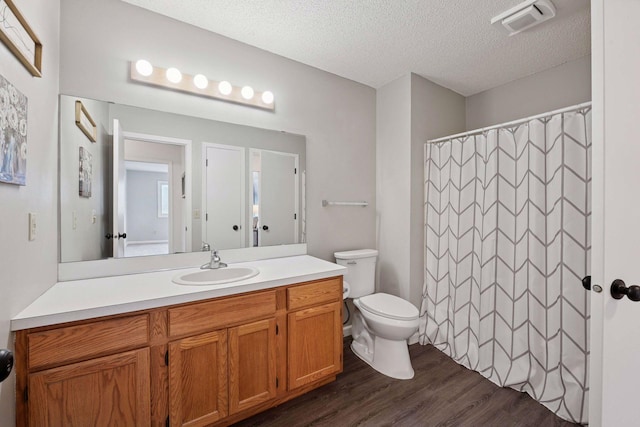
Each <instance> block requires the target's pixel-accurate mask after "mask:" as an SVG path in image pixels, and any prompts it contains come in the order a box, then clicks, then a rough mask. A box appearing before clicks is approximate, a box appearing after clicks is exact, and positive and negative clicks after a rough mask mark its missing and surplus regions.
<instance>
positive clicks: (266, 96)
mask: <svg viewBox="0 0 640 427" xmlns="http://www.w3.org/2000/svg"><path fill="white" fill-rule="evenodd" d="M273 98H274V97H273V92H270V91H268V90H266V91H264V92H262V102H264V103H265V104H267V105H270V104H273Z"/></svg>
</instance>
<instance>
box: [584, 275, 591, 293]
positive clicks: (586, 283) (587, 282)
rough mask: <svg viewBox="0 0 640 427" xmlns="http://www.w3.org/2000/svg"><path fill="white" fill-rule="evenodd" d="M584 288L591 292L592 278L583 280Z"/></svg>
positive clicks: (586, 277)
mask: <svg viewBox="0 0 640 427" xmlns="http://www.w3.org/2000/svg"><path fill="white" fill-rule="evenodd" d="M582 287H583V288H585V289H586V290H588V291H590V290H591V276H584V277H583V278H582Z"/></svg>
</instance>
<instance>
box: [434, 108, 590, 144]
mask: <svg viewBox="0 0 640 427" xmlns="http://www.w3.org/2000/svg"><path fill="white" fill-rule="evenodd" d="M590 106H591V101H589V102H584V103H582V104H577V105H573V106H571V107H565V108H560V109H558V110H553V111H549V112H547V113H542V114H536V115H535V116H530V117H525V118H522V119H518V120H513V121H511V122H506V123H500V124H497V125H493V126H488V127H484V128H479V129H474V130H470V131H467V132H461V133H456V134H455V135H449V136H443V137H442V138H437V139H430V140H428V141H427V142H426V143H427V144H435V143H437V142H443V141H448V140H450V139H456V138H463V137H465V136H471V135H476V134H479V133H482V132H486V131H489V130H492V129H499V128H504V127H509V126H515V125H518V124H521V123H526V122H528V121H531V120H535V119H541V118H543V117H548V116H553V115H556V114H560V113H568V112H569V111H575V110H579V109H581V108H586V107H590Z"/></svg>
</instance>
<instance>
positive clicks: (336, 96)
mask: <svg viewBox="0 0 640 427" xmlns="http://www.w3.org/2000/svg"><path fill="white" fill-rule="evenodd" d="M61 44H62V45H63V46H64V47H65V48H64V51H63V53H62V57H61V67H60V71H61V80H60V90H61V93H65V94H72V95H81V96H86V97H90V98H94V99H101V100H107V101H114V102H117V103H122V104H129V105H135V106H141V107H146V108H153V109H159V110H163V111H169V112H175V113H180V114H186V115H190V116H196V117H204V118H211V119H215V120H221V121H227V122H231V123H239V124H246V125H250V126H257V127H262V128H268V129H274V130H285V131H288V132H292V133H297V134H302V135H306V137H307V237H308V250H309V253H310V254H311V255H315V256H318V257H320V258H324V259H328V260H332V259H333V252H334V251H336V250H341V249H346V248H353V247H373V246H374V244H375V208H374V206H375V149H374V144H375V137H376V136H375V96H376V95H375V91H374V90H373V89H372V88H370V87H368V86H364V85H361V84H358V83H355V82H353V81H350V80H346V79H343V78H340V77H337V76H335V75H332V74H329V73H327V72H324V71H321V70H318V69H315V68H312V67H309V66H306V65H302V64H300V63H297V62H294V61H291V60H288V59H285V58H282V57H280V56H277V55H274V54H271V53H268V52H266V51H263V50H260V49H257V48H254V47H251V46H248V45H245V44H242V43H239V42H237V41H234V40H230V39H227V38H225V37H222V36H219V35H216V34H212V33H210V32H207V31H204V30H202V29H199V28H196V27H193V26H190V25H186V24H184V23H181V22H177V21H174V20H172V19H169V18H167V17H165V16H161V15H158V14H154V13H152V12H149V11H146V10H143V9H140V8H137V7H135V6H131V5H129V4H126V3H123V2H120V1H117V0H63V1H62V16H61ZM138 58H146V59H148V60H149V61H151V63H153V64H157V65H159V66H165V67H167V66H177V67H180V68H181V69H182V70H183V71H184V72H186V73H190V74H195V73H198V72H200V73H203V74H205V75H207V76H209V77H211V78H213V79H228V80H230V81H231V82H232V83H234V84H237V85H243V84H248V85H252V86H253V87H255V88H256V89H257V90H264V89H270V90H272V91H273V92H274V93H275V95H276V108H275V112H269V111H263V110H260V109H254V108H247V107H243V106H240V105H235V104H231V103H225V102H220V101H215V100H212V99H207V98H202V97H197V96H192V95H188V94H183V93H178V92H173V91H168V90H162V89H158V88H154V87H150V86H147V85H142V84H135V83H132V82H130V81H129V79H128V70H129V61H131V60H136V59H138ZM322 199H329V200H366V201H368V202H369V203H371V207H369V208H364V209H354V208H322V207H321V200H322Z"/></svg>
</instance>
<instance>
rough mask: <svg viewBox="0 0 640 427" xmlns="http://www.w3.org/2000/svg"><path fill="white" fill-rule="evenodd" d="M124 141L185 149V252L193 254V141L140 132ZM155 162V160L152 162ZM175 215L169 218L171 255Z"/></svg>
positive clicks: (170, 167)
mask: <svg viewBox="0 0 640 427" xmlns="http://www.w3.org/2000/svg"><path fill="white" fill-rule="evenodd" d="M123 137H124V139H130V140H133V141H143V142H153V143H156V144H168V145H178V146H181V147H183V148H184V176H185V177H184V181H185V182H184V184H185V186H184V187H185V188H184V193H185V194H184V204H185V211H186V212H185V213H184V214H183V215H184V220H185V227H186V228H187V230H186V233H185V244H184V245H185V252H191V251H192V250H193V248H192V240H193V226H192V219H191V218H192V214H191V212H192V204H193V197H192V192H193V190H192V188H191V186H192V183H193V177H192V176H193V171H192V167H191V165H192V141H191V140H190V139H182V138H174V137H170V136H160V135H151V134H146V133H138V132H123ZM152 161H153V160H152ZM154 162H155V163H158V162H160V163H163V161H157V160H156V161H154ZM172 168H173V165H172V164H171V165H170V166H169V179H171V172H172ZM171 199H172V198H170V203H171V207H170V210H172V209H173V203H172V201H171ZM172 217H173V215H170V216H169V254H171V253H172V249H173V248H172V244H171V242H172V240H173V238H172V237H171V236H172V235H173V219H172Z"/></svg>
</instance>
